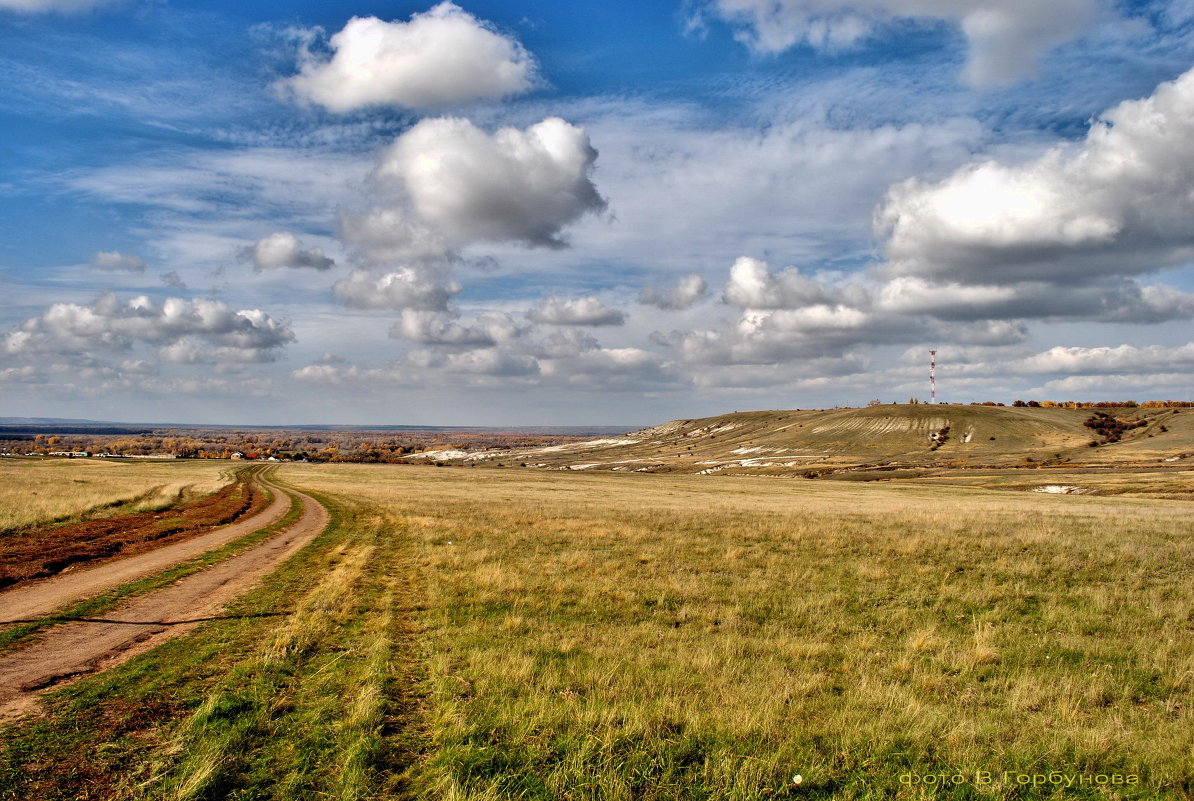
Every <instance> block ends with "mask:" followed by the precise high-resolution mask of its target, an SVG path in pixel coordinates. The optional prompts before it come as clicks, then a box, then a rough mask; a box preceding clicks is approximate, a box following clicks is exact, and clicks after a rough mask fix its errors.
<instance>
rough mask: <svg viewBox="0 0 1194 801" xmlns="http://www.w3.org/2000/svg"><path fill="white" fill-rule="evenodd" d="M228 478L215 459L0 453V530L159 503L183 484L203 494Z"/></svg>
mask: <svg viewBox="0 0 1194 801" xmlns="http://www.w3.org/2000/svg"><path fill="white" fill-rule="evenodd" d="M229 481H231V472H230V470H229V467H228V463H227V462H219V461H202V462H200V461H175V460H169V461H138V460H120V459H111V460H101V459H55V458H44V459H12V458H8V459H0V532H3V531H9V530H12V529H14V528H20V527H23V526H30V525H37V524H39V523H46V522H50V521H57V520H69V519H72V518H75V517H78V516H79V515H82V514H85V513H88V512H102V511H105V508H106V510H107V511H111V512H119V511H141V510H145V509H154V508H159V507H161V506H165V505H168V504H170V503H172V502H174V501H176V500H177V499H178V496H179V493H180V492H182V491H184V490H186V491H188V492H191V493H193V494H205V493H209V492H215V491H216V490H217V489H219V488H220V487H221V486H223V485H225V484H227V483H228V482H229Z"/></svg>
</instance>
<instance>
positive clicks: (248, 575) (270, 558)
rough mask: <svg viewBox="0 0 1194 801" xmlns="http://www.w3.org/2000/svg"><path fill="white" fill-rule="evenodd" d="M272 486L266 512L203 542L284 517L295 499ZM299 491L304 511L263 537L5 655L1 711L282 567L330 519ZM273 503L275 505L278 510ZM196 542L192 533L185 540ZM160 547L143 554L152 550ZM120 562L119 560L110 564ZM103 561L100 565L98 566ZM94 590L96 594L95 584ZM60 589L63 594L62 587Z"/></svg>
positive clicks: (186, 623) (126, 654) (196, 619)
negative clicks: (182, 576) (212, 563)
mask: <svg viewBox="0 0 1194 801" xmlns="http://www.w3.org/2000/svg"><path fill="white" fill-rule="evenodd" d="M269 486H270V487H271V489H273V490H274V493H275V501H274V503H273V504H271V505H270V507H268V508H267V509H266V511H265V512H263V513H262V514H260V515H257V516H255V517H254V518H252V519H251V520H246V521H243V523H238V524H236V525H234V526H229V527H228V528H237V527H239V526H246V528H241V529H240V531H239V533H238V534H236V535H235V536H230V537H226V538H225V539H224V540H222V541H215V544H214V545H213V544H210V542H209V544H208V545H207V547H206V548H204V549H203V550H210V549H211V548H212V547H218V545H220V544H222V542H227V541H230V540H232V539H235V538H236V537H237V536H243V535H245V534H248V533H249V532H250V531H253V530H256V529H259V528H263V527H265V526H267V525H269V524H270V523H272V522H274V521H275V520H277V519H279V518H280V517H282V515H283V514H285V512H286V510H287V509H288V508H289V506H290V500H289V498H288V497H287V495H286V493H284V492H282V491H281V490H280V489H278V488H277V487H276V486H274V485H269ZM291 492H293V491H291ZM293 494H294V496H295V497H296V498H297V499H298V500H299V502H300V503H301V504H302V507H303V508H302V513H301V515H300V516H299V519H298V520H297V521H296V522H295V523H294V524H293V525H291V526H289V527H288V528H286V529H285V530H284V531H282V532H279V533H278V534H275V535H273V536H272V537H270V538H269V539H267V540H265V541H264V542H261V543H259V544H257V545H255V546H253V547H252V548H249V549H248V550H246V551H243V552H241V553H240V554H238V555H236V556H233V557H231V558H229V559H225V560H224V561H222V562H219V563H217V564H215V565H212V566H211V567H208V568H205V569H203V570H201V571H199V572H198V573H195V574H193V575H191V576H188V577H186V578H184V579H180V580H179V581H177V582H175V583H174V584H171V585H170V586H168V587H163V588H162V589H160V590H156V591H154V592H152V593H149V594H147V595H143V596H139V597H137V598H133V599H130V600H129V601H127V602H126V603H123V604H121V605H120V606H119V607H117V608H115V609H113V610H111V611H110V612H108V613H106V614H105V615H104V616H103V617H102V618H97V619H87V620H77V621H73V622H70V623H65V624H63V625H61V626H57V627H55V628H53V629H50V630H49V631H48V632H47V633H46V634H45V635H44V636H43V637H42V638H40V639H39V640H37V641H36V642H34V643H32V644H30V645H29V646H27V647H25V648H21V649H19V650H16V651H13V652H10V653H6V654H3V655H0V718H3V717H10V716H13V715H19V714H22V713H24V712H27V711H30V710H32V709H33V708H34V707H35V705H36V694H37V692H38V691H39V690H43V689H46V688H49V687H53V686H56V685H60V684H62V683H64V682H67V681H70V680H73V679H75V678H79V677H82V676H86V675H89V674H92V673H98V672H100V671H103V670H107V669H109V668H112V667H115V666H116V665H119V664H121V663H122V662H125V661H127V660H129V659H131V658H132V657H134V656H136V655H137V654H140V653H144V652H145V651H148V650H149V649H151V648H153V647H155V646H157V645H158V644H160V643H162V642H164V641H165V640H168V639H172V638H174V637H180V636H182V635H184V634H186V633H187V632H189V631H190V630H192V629H193V628H195V627H196V626H198V625H199V624H200V623H202V622H204V621H206V620H211V619H213V618H214V617H216V616H217V615H218V613H219V611H220V609H221V608H223V606H224V605H225V604H227V603H228V602H229V601H231V600H232V599H233V598H235V597H236V596H238V595H240V594H241V593H243V592H244V591H245V590H247V589H249V588H250V587H251V586H252V585H253V584H254V583H256V582H257V581H258V580H260V579H261V578H263V577H264V576H266V575H267V574H269V573H270V572H272V571H273V570H274V569H276V568H277V567H278V566H279V565H281V564H282V563H283V562H284V561H286V559H288V558H289V557H290V556H292V555H294V554H295V553H296V552H297V551H298V550H299V549H301V548H302V547H303V546H304V545H306V544H307V543H309V542H310V541H311V540H312V539H314V538H315V537H316V536H317V535H318V534H319V533H320V532H321V531H323V529H324V528H325V527H326V526H327V523H328V512H327V510H326V509H324V508H323V506H322V505H321V504H319V503H318V502H317V501H316V500H315V499H314V498H311V497H310V496H308V495H304V494H303V493H300V492H293ZM275 507H280V510H281V511H280V512H279V511H277V510H276V509H275ZM271 510H274V513H273V514H271ZM250 524H251V525H250ZM225 531H226V529H221V530H220V533H224V532H225ZM214 533H216V532H213V534H214ZM204 536H205V537H206V536H208V535H204ZM196 539H201V538H196ZM191 542H194V540H191V541H188V543H186V544H190V543H191ZM174 547H175V546H169V547H167V548H162V549H161V550H162V551H168V550H172V549H173V548H174ZM155 553H156V552H151V553H148V554H143V555H142V556H152V555H154V554H155ZM192 555H194V554H192ZM183 558H186V557H176V556H173V555H171V556H170V557H169V558H168V559H167V561H165V562H163V563H161V565H160V566H159V567H156V568H150V567H147V566H145V565H146V564H148V563H143V564H142V566H141V567H140V568H139V570H141V571H142V572H133V573H131V574H129V575H131V576H132V577H134V578H135V577H137V576H140V575H145V574H146V573H152V572H155V571H156V570H160V569H162V568H163V567H169V566H170V565H171V564H174V563H176V562H178V561H181V559H183ZM140 559H141V556H138V557H130V558H129V559H128V560H125V561H130V562H131V561H134V560H140ZM171 560H172V561H171ZM119 564H120V563H113V565H111V567H116V566H118V565H119ZM105 567H109V566H105ZM102 569H103V568H96V571H98V570H102ZM88 572H94V571H88ZM121 575H124V573H123V572H122V573H121ZM62 578H70V576H63V577H62ZM127 580H129V579H128V578H122V579H120V580H119V581H118V582H117V583H120V582H122V581H127ZM53 582H54V580H50V581H46V582H42V584H51V583H53ZM106 586H113V585H106ZM30 589H34V588H30ZM55 593H65V590H55V591H53V592H51V595H55ZM9 594H14V595H15V594H16V593H5V594H0V608H2V609H3V610H4V611H3V612H2V613H0V616H2V617H4V618H5V620H6V621H11V620H13V619H18V618H17V616H14V615H12V614H11V613H10V611H9V606H8V603H7V596H8V595H9ZM91 594H94V591H92V593H91ZM56 597H62V596H61V594H59V595H57V596H56ZM79 597H85V595H77V594H76V595H75V596H74V598H73V599H74V600H77V599H78V598H79ZM25 603H26V607H25V608H29V607H30V606H32V604H33V601H25ZM48 603H49V601H44V602H43V604H42V608H47V607H46V604H48ZM62 605H63V602H61V601H57V602H55V603H54V605H52V606H49V607H48V608H49V609H51V610H52V609H55V608H59V607H61V606H62ZM22 617H27V616H22Z"/></svg>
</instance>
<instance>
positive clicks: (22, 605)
mask: <svg viewBox="0 0 1194 801" xmlns="http://www.w3.org/2000/svg"><path fill="white" fill-rule="evenodd" d="M257 480H258V481H260V482H261V483H262V484H264V485H265V486H267V487H269V488H270V489H271V490H272V491H273V493H274V500H273V502H271V503H270V505H269V506H267V507H266V508H265V509H264V510H263V511H262V512H261V513H260V514H257V515H254V516H252V517H247V518H245V519H244V520H241V521H238V522H236V523H233V524H232V525H229V526H223V527H221V528H216V529H212V530H211V531H210V532H208V533H206V534H199V535H198V536H194V537H189V538H188V539H185V540H182V541H181V542H176V543H174V544H172V545H165V546H162V547H161V548H155V549H154V550H152V551H148V552H146V553H141V554H137V555H136V556H129V557H126V558H124V559H117V560H115V561H113V562H106V563H104V564H102V565H97V566H96V567H91V568H83V569H78V570H71V571H68V572H65V573H61V574H59V575H57V576H54V577H52V578H48V579H41V580H37V581H30V582H26V583H24V584H20V585H18V586H16V587H13V588H11V589H8V590H4V591H3V592H0V624H4V623H13V622H16V621H22V620H30V619H33V618H38V617H43V616H45V615H48V614H50V613H51V612H53V611H55V610H57V609H61V608H63V607H65V606H68V605H70V604H73V603H76V602H78V601H81V600H83V599H85V598H94V597H95V596H96V595H99V594H100V593H101V592H104V591H105V590H110V589H112V588H113V587H119V586H120V585H121V584H127V583H128V582H130V581H136V580H137V579H139V578H144V577H145V576H152V575H154V574H155V573H160V572H161V571H163V570H166V569H167V568H170V567H173V566H174V565H177V564H179V563H180V562H185V561H186V560H187V559H190V558H191V557H194V556H198V555H199V554H202V553H207V552H208V551H211V550H214V549H216V548H219V547H220V546H221V545H225V544H227V543H229V542H232V541H233V540H237V539H240V538H241V537H243V536H245V535H246V534H251V533H252V532H254V531H257V530H259V529H262V528H265V527H266V526H268V525H270V524H271V523H275V522H277V521H278V520H281V519H282V517H284V516H285V515H286V512H287V511H289V509H290V496H288V495H287V494H286V493H284V492H282V491H281V490H279V489H278V488H277V487H275V486H274V485H272V484H270V482H269V480H268V479H267V478H266V477H265V476H264V475H262V474H260V473H259V474H258V475H257Z"/></svg>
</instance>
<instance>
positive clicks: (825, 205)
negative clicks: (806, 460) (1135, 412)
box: [0, 0, 1194, 425]
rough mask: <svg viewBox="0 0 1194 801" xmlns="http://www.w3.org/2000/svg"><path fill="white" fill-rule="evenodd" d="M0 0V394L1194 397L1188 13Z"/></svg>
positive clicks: (712, 406)
mask: <svg viewBox="0 0 1194 801" xmlns="http://www.w3.org/2000/svg"><path fill="white" fill-rule="evenodd" d="M280 5H281V4H266V3H251V2H250V3H223V2H208V3H203V4H197V3H196V4H190V3H183V2H163V1H161V0H157V1H151V0H112V1H107V2H105V0H0V217H2V219H3V220H4V225H3V226H0V291H2V292H3V297H4V302H3V303H2V304H0V345H2V346H0V380H2V381H3V386H4V391H3V393H2V394H0V415H37V416H68V417H91V418H102V419H116V420H141V421H177V420H192V421H196V422H213V423H221V422H223V423H286V422H293V423H314V422H328V423H365V422H374V423H431V424H435V423H438V424H492V425H499V424H585V423H590V424H628V425H631V424H640V423H641V424H647V423H653V422H658V421H660V420H663V419H670V418H677V417H692V416H696V415H701V414H714V413H719V412H722V411H728V410H732V409H747V408H795V407H803V408H808V407H822V406H833V405H838V404H846V403H850V404H856V405H857V404H862V403H865V402H866V401H868V400H870V399H871V398H876V397H877V398H880V399H883V400H896V399H900V400H903V399H906V398H908V397H910V396H924V395H926V394H927V392H926V390H927V387H926V384H927V380H926V374H927V350H928V348H930V347H936V348H938V350H939V354H938V363H939V368H938V375H939V385H940V388H941V396H942V397H943V398H944V399H947V400H952V401H961V402H966V401H971V400H987V399H993V400H1004V401H1010V400H1012V399H1014V398H1017V397H1037V398H1054V399H1059V400H1060V399H1066V398H1075V399H1102V398H1106V399H1110V398H1129V397H1131V398H1136V399H1145V398H1159V397H1183V398H1189V397H1191V395H1192V394H1194V392H1192V391H1194V343H1192V342H1191V339H1194V338H1192V337H1191V336H1190V331H1191V327H1190V320H1191V318H1192V317H1194V223H1192V222H1191V220H1194V73H1191V70H1192V68H1194V2H1191V0H1166V1H1165V2H1162V1H1160V0H1158V2H1147V3H1144V2H1136V3H1112V2H1107V1H1106V0H1058V2H1055V3H1052V4H1047V5H1042V4H1033V3H1028V2H1019V1H1018V0H950V1H949V2H947V1H946V0H854V1H853V2H846V1H845V0H676V2H663V1H662V0H661V1H660V2H651V3H638V2H634V3H632V2H608V1H607V2H572V3H541V2H496V0H489V1H488V2H476V3H468V2H460V3H458V4H452V3H441V4H438V5H434V4H431V3H427V2H424V3H398V2H394V3H344V2H319V3H315V2H295V3H288V4H285V9H284V13H280V11H279V6H280Z"/></svg>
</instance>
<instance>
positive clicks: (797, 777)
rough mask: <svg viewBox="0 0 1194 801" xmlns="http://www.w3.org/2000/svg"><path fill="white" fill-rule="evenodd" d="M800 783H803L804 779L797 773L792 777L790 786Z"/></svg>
mask: <svg viewBox="0 0 1194 801" xmlns="http://www.w3.org/2000/svg"><path fill="white" fill-rule="evenodd" d="M802 781H804V777H803V776H801V775H800V774H799V773H797V774H796V775H795V776H793V777H792V784H800V783H801V782H802Z"/></svg>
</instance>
